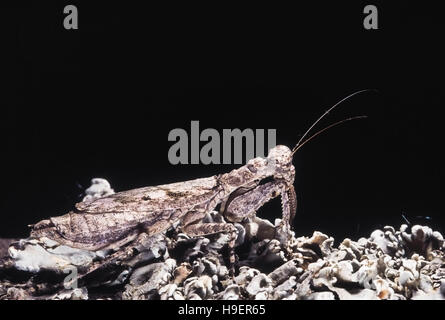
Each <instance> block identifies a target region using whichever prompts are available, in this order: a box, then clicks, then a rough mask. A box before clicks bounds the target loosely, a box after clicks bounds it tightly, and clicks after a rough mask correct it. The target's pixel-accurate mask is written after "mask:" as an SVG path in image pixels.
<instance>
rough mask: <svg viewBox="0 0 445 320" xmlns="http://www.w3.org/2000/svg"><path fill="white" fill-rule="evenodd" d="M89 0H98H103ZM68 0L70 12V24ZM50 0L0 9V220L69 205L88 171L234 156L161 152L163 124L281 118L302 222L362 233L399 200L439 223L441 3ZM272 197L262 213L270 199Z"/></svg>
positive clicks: (131, 175)
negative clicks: (74, 24)
mask: <svg viewBox="0 0 445 320" xmlns="http://www.w3.org/2000/svg"><path fill="white" fill-rule="evenodd" d="M95 3H96V2H95ZM67 4H76V5H77V6H78V9H79V29H78V30H65V29H64V28H63V18H64V14H63V7H64V6H65V5H67ZM366 4H369V3H360V2H356V1H351V2H350V3H349V4H348V3H344V2H342V4H335V5H327V4H324V3H320V2H317V3H314V4H313V5H312V6H307V5H304V6H303V5H302V4H298V5H297V6H284V5H272V3H267V4H258V3H251V4H245V5H244V6H242V7H241V6H240V5H239V4H237V3H234V4H226V3H219V4H217V5H214V6H209V5H208V4H205V3H200V4H189V3H187V4H186V5H184V4H183V5H178V4H172V3H169V4H167V5H166V6H165V7H158V6H156V7H155V6H141V4H140V3H136V2H134V3H132V4H130V3H129V2H125V3H122V4H109V3H106V2H103V3H96V4H95V5H93V4H91V3H88V2H86V1H69V2H66V3H65V2H64V1H58V2H54V1H53V2H51V1H49V2H45V4H43V3H39V4H38V5H33V6H32V5H26V6H25V5H23V6H16V7H9V8H5V7H4V8H2V10H1V17H0V18H1V19H0V23H1V35H2V37H1V42H2V45H1V51H2V55H5V56H4V57H3V58H2V61H3V62H2V65H3V66H2V71H1V77H2V80H3V81H2V83H3V84H2V85H1V92H2V97H1V98H0V99H1V100H2V101H3V102H2V103H1V106H2V109H1V110H2V116H1V119H2V120H3V121H2V122H1V126H0V145H1V150H2V151H1V154H2V165H1V168H0V170H1V173H0V174H1V183H0V186H1V197H0V201H1V202H0V214H1V217H0V237H24V236H26V235H27V234H28V232H29V230H28V228H27V227H26V225H27V224H30V223H35V222H36V221H38V220H40V219H43V218H46V217H49V216H55V215H61V214H64V213H66V212H68V211H69V210H70V209H72V208H73V204H74V203H75V202H78V201H80V199H81V198H80V194H81V192H82V188H81V187H79V185H81V186H83V187H84V188H86V187H88V186H89V181H90V179H91V178H93V177H103V178H106V179H108V180H109V181H110V182H111V184H112V187H113V188H114V189H115V190H116V191H122V190H127V189H131V188H135V187H140V186H146V185H157V184H164V183H170V182H176V181H182V180H188V179H194V178H198V177H205V176H210V175H213V174H218V173H223V172H227V171H229V170H231V169H233V168H235V167H237V166H228V165H208V166H205V165H176V166H173V165H171V164H169V162H168V158H167V152H168V149H169V148H170V146H171V145H172V142H169V141H168V140H167V136H168V133H169V131H170V130H172V129H174V128H184V129H186V130H189V128H190V121H191V120H200V127H201V129H204V128H216V129H218V130H222V129H223V128H241V129H244V128H275V129H277V143H279V144H285V145H287V146H289V147H292V146H293V145H295V143H296V141H297V140H298V138H299V137H300V136H301V134H303V133H304V131H305V130H306V129H307V128H308V127H309V126H310V125H311V123H312V122H313V121H314V120H315V119H316V118H317V117H318V116H319V115H320V114H322V113H323V112H324V111H325V110H326V109H327V108H328V107H330V106H332V105H333V104H334V103H336V102H337V101H339V100H340V99H342V98H344V97H345V96H347V95H348V94H350V93H352V92H354V91H357V90H361V89H367V88H372V89H377V90H378V91H377V92H367V93H363V94H361V95H358V96H356V97H353V98H352V99H350V100H348V101H347V102H345V103H344V104H343V105H342V106H341V107H340V108H339V109H337V110H336V111H335V112H334V113H332V114H330V115H329V116H328V117H327V118H326V119H325V120H324V121H323V122H322V124H320V126H319V127H318V128H322V127H323V126H326V125H328V124H329V123H332V122H335V121H338V120H341V119H343V118H347V117H349V116H351V115H368V118H367V119H366V120H358V121H355V122H354V121H353V122H349V123H347V124H345V125H343V126H342V127H337V128H335V129H332V130H331V131H329V132H327V133H326V134H324V135H322V136H320V137H318V138H317V139H315V140H313V141H312V142H311V143H310V144H308V145H306V146H305V147H304V148H302V149H301V151H300V152H299V153H298V154H297V155H296V157H295V159H294V165H295V166H296V169H297V176H296V182H295V186H296V189H297V193H298V198H299V207H298V213H297V218H296V222H295V226H294V228H295V230H296V232H297V234H304V235H310V234H311V233H312V232H313V231H314V230H320V231H323V232H325V233H328V234H329V235H332V236H336V237H352V238H357V237H359V236H368V235H369V232H370V231H372V230H373V229H374V228H376V227H381V226H383V225H386V224H393V225H395V226H399V225H400V224H401V223H403V222H404V221H403V220H402V217H401V213H402V211H404V212H405V213H406V216H407V217H408V218H410V219H412V220H413V221H414V220H416V219H415V218H414V217H415V216H429V217H432V220H429V221H421V222H423V223H427V224H430V225H431V226H432V227H433V228H434V229H436V230H443V223H444V222H445V218H444V215H443V203H442V197H443V194H444V176H445V171H444V168H443V163H444V156H443V154H442V152H441V151H442V148H443V143H442V141H443V139H442V137H443V134H442V123H443V118H442V116H441V114H442V109H443V107H444V101H445V94H444V91H443V78H444V76H443V75H444V68H443V67H444V64H443V57H444V52H443V51H444V50H443V49H442V42H443V30H444V22H443V18H441V17H440V11H439V10H438V9H437V8H434V7H427V6H425V5H424V6H420V5H400V4H393V5H392V6H390V5H389V4H388V3H386V4H379V3H376V2H374V3H373V4H376V5H377V7H378V9H379V30H365V29H364V28H363V18H364V16H365V15H364V14H363V8H364V6H365V5H366ZM279 210H280V203H279V201H278V200H276V201H273V203H271V204H270V205H267V206H265V208H264V209H263V210H261V212H260V213H259V215H261V216H263V217H269V218H271V219H273V218H274V217H279V215H280V211H279Z"/></svg>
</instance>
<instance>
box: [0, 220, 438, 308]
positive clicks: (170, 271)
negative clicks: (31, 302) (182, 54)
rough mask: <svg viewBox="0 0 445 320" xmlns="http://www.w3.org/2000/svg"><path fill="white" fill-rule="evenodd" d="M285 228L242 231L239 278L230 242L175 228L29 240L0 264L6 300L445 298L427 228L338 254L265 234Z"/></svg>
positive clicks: (387, 234) (316, 236) (382, 233)
mask: <svg viewBox="0 0 445 320" xmlns="http://www.w3.org/2000/svg"><path fill="white" fill-rule="evenodd" d="M221 219H223V218H222V217H220V216H219V214H218V213H216V212H212V213H211V214H210V215H209V217H207V220H208V221H214V220H220V221H221ZM254 224H257V226H253V225H254ZM278 225H279V220H277V221H276V223H275V225H272V224H271V223H270V222H268V221H263V220H262V219H260V218H257V217H256V218H255V219H254V221H246V222H245V223H243V224H239V225H238V226H237V228H243V230H244V232H242V233H240V234H242V237H243V239H242V240H243V241H239V243H238V247H237V248H236V252H237V255H238V258H239V260H238V262H237V269H236V274H235V277H234V278H231V277H230V276H229V264H228V261H227V250H226V247H227V246H226V245H227V241H228V237H227V236H226V235H224V234H221V235H213V236H208V237H199V238H190V237H188V236H187V235H185V234H183V233H181V231H180V230H176V229H171V230H168V231H167V232H166V233H165V234H159V235H156V236H154V237H148V236H145V237H144V236H143V237H141V239H139V241H138V243H137V244H133V245H130V246H128V247H126V248H121V249H120V250H118V251H96V252H91V251H86V250H79V249H74V248H70V247H67V246H63V245H59V244H58V243H56V242H54V241H52V240H49V239H46V238H40V239H31V238H29V239H22V240H19V241H16V242H14V243H13V244H12V245H11V246H10V247H9V252H8V255H6V256H4V257H3V258H2V260H1V262H0V299H132V300H135V299H136V300H140V299H165V300H168V299H172V300H184V299H191V300H192V299H193V300H202V299H227V300H230V299H255V300H264V299H291V300H294V299H308V300H319V299H323V300H334V299H341V300H350V299H376V300H378V299H381V300H392V299H395V300H400V299H402V300H404V299H445V248H444V240H443V237H442V235H441V234H440V233H438V232H434V231H432V230H431V229H430V228H428V227H424V226H413V227H411V228H408V226H406V225H402V226H401V227H400V229H399V230H398V231H396V230H395V229H394V228H393V227H389V226H388V227H385V228H384V229H383V230H376V231H374V232H373V233H372V234H371V235H370V237H369V238H361V239H358V240H357V241H353V240H351V239H345V240H343V241H342V242H341V243H340V244H339V245H338V246H336V247H335V246H334V245H333V244H334V239H333V238H331V237H329V236H327V235H325V234H323V233H320V232H318V231H315V232H314V233H313V235H312V236H310V237H298V238H296V237H292V238H291V239H290V241H289V247H288V248H283V247H282V245H280V242H279V241H278V240H275V239H269V238H262V237H261V236H259V235H258V230H265V232H266V233H267V234H268V235H270V234H272V233H271V232H270V230H269V229H270V228H271V227H273V228H277V226H278ZM250 230H253V232H255V235H252V234H251V233H250ZM260 239H261V240H260ZM9 242H10V241H7V242H5V241H3V242H2V243H8V244H9Z"/></svg>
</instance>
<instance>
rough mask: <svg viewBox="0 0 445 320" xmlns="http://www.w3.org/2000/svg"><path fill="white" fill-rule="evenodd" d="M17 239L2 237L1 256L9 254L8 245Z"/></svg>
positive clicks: (0, 244) (0, 243)
mask: <svg viewBox="0 0 445 320" xmlns="http://www.w3.org/2000/svg"><path fill="white" fill-rule="evenodd" d="M13 241H15V239H0V258H2V257H4V256H6V255H7V254H8V247H9V245H10V244H11V242H13Z"/></svg>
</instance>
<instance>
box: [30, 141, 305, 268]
mask: <svg viewBox="0 0 445 320" xmlns="http://www.w3.org/2000/svg"><path fill="white" fill-rule="evenodd" d="M292 154H293V153H292V151H291V150H290V149H289V148H288V147H286V146H276V147H274V148H272V149H271V150H270V152H269V155H268V156H267V158H254V159H252V160H249V161H248V163H247V164H246V165H245V166H242V167H241V168H239V169H235V170H233V171H231V172H229V173H226V174H222V175H217V176H212V177H209V178H202V179H196V180H191V181H185V182H178V183H172V184H167V185H160V186H154V187H144V188H139V189H133V190H128V191H124V192H119V193H115V194H113V195H109V196H106V197H103V198H99V199H96V200H93V201H90V202H80V203H77V204H76V209H77V210H76V211H75V212H74V211H73V212H69V213H67V214H65V215H63V216H59V217H52V218H50V219H47V220H43V221H40V222H39V223H37V224H36V225H34V226H33V229H32V231H31V236H33V237H43V236H44V237H47V238H50V239H53V240H55V241H57V242H59V243H61V244H66V245H68V246H71V247H76V248H81V249H86V250H99V249H104V248H108V247H118V246H122V245H124V244H126V243H128V242H130V241H133V240H135V239H136V238H137V237H138V235H139V234H141V233H143V232H145V233H146V234H148V235H154V234H158V233H160V232H163V231H165V230H167V229H168V228H169V227H171V226H172V225H173V224H175V223H176V222H178V221H179V223H180V226H181V227H182V230H183V231H184V232H185V233H186V234H188V235H189V236H203V235H209V234H215V233H220V232H226V233H228V234H230V242H229V248H230V262H231V263H232V264H233V263H234V261H235V255H234V246H235V240H236V237H237V229H236V228H235V226H234V225H233V222H241V221H242V220H243V219H245V218H247V217H251V216H253V215H255V213H256V211H257V210H258V209H259V208H260V207H261V206H262V205H263V204H264V203H266V202H267V201H269V200H270V199H272V198H275V197H277V196H278V195H281V198H282V207H283V219H282V225H281V227H282V228H283V229H284V230H286V231H288V233H289V232H290V223H291V220H292V219H293V217H294V215H295V210H296V196H295V191H294V187H293V183H294V177H295V168H294V166H293V165H292ZM266 178H272V180H271V181H269V182H265V183H261V182H262V181H264V179H266ZM218 204H221V206H220V211H221V213H222V214H223V215H224V217H225V218H226V220H227V221H229V222H228V223H201V220H202V219H203V218H204V217H205V216H206V214H207V213H209V212H211V211H213V210H214V209H215V208H216V206H217V205H218Z"/></svg>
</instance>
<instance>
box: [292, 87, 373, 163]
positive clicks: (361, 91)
mask: <svg viewBox="0 0 445 320" xmlns="http://www.w3.org/2000/svg"><path fill="white" fill-rule="evenodd" d="M368 91H377V90H375V89H364V90H360V91H356V92H354V93H351V94H350V95H348V96H347V97H345V98H343V99H341V100H340V101H339V102H337V103H336V104H334V105H333V106H332V107H330V108H329V109H328V110H326V112H325V113H323V114H322V115H321V116H320V117H319V118H318V119H317V120H315V122H314V123H313V124H312V125H311V126H310V127H309V129H307V130H306V132H305V133H304V134H303V136H302V137H301V138H300V140H298V142H297V144H296V145H295V147H294V148H293V149H292V154H294V153H295V151H297V150H298V149H299V147H300V144H301V143H302V141H303V140H304V138H305V137H306V136H307V135H308V134H309V132H310V131H311V130H312V129H313V128H314V127H315V126H316V125H317V123H319V122H320V121H321V120H322V119H323V118H324V117H325V116H326V115H327V114H328V113H329V112H331V111H332V110H334V109H335V108H336V107H337V106H339V105H340V104H341V103H343V102H344V101H346V100H348V99H349V98H352V97H353V96H356V95H358V94H360V93H363V92H368ZM360 118H365V116H359V117H352V118H348V119H344V120H342V121H339V122H336V123H334V124H332V125H330V126H328V127H326V128H324V129H322V130H320V131H319V132H317V133H316V134H314V135H313V136H311V137H310V138H309V139H307V140H306V141H305V142H303V144H305V143H306V142H307V141H309V140H311V139H312V138H314V137H315V136H317V135H319V134H320V133H322V132H323V131H325V130H327V129H329V128H332V127H334V126H336V125H338V124H341V123H343V122H346V121H350V120H354V119H360Z"/></svg>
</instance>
